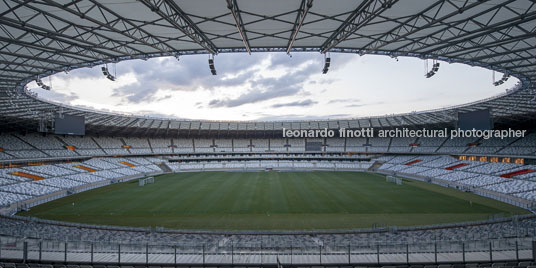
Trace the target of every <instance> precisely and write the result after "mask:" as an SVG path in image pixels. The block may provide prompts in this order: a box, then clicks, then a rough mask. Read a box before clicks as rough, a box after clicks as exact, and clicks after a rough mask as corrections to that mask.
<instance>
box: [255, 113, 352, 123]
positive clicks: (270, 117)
mask: <svg viewBox="0 0 536 268" xmlns="http://www.w3.org/2000/svg"><path fill="white" fill-rule="evenodd" d="M351 116H352V115H351V114H329V115H301V114H285V115H268V114H264V115H262V116H260V117H258V118H257V120H259V121H291V120H295V121H298V120H327V119H344V118H350V117H351Z"/></svg>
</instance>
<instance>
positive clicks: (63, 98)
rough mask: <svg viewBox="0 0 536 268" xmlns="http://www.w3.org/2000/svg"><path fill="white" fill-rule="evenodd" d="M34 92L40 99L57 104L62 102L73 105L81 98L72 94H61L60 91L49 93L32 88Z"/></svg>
mask: <svg viewBox="0 0 536 268" xmlns="http://www.w3.org/2000/svg"><path fill="white" fill-rule="evenodd" d="M30 90H31V91H32V92H36V93H37V95H38V97H40V98H44V99H48V100H54V101H56V102H60V103H63V104H68V105H71V103H72V102H73V101H75V100H78V99H79V98H80V97H79V96H78V95H77V94H76V93H74V92H70V93H69V94H65V93H61V92H58V91H54V90H51V91H47V90H43V89H41V88H32V89H30Z"/></svg>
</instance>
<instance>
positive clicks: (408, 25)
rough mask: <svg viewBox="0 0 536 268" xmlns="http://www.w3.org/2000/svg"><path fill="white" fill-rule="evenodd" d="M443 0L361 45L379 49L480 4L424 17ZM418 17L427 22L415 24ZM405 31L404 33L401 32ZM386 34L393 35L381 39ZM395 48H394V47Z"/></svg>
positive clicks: (442, 0) (437, 12)
mask: <svg viewBox="0 0 536 268" xmlns="http://www.w3.org/2000/svg"><path fill="white" fill-rule="evenodd" d="M445 2H446V1H445V0H439V1H436V2H434V3H433V4H432V5H430V6H428V7H427V8H425V9H424V10H422V11H421V12H419V13H418V14H416V15H414V16H411V17H410V18H408V19H407V20H405V21H404V22H399V23H400V24H399V25H398V26H396V27H394V28H393V29H391V30H389V31H387V32H385V33H384V34H382V35H381V36H379V37H378V38H375V39H374V40H372V41H371V42H369V43H368V44H366V45H365V46H363V48H364V49H380V48H382V47H384V46H386V45H388V44H391V43H393V42H396V41H398V40H400V39H402V38H406V37H408V36H410V35H412V34H415V33H416V32H419V31H421V30H423V29H426V28H427V27H430V26H432V25H434V24H436V23H438V22H439V23H442V21H444V20H448V19H449V18H451V17H453V16H455V15H458V14H460V12H464V11H466V10H468V9H471V8H473V7H475V6H478V5H480V3H479V2H475V3H473V4H470V5H467V6H463V7H462V8H460V9H459V10H456V11H453V12H451V13H449V14H446V15H445V16H442V17H441V18H437V16H438V14H439V11H435V14H433V16H434V17H432V18H430V17H427V16H426V17H425V14H426V13H427V12H430V11H431V10H434V8H436V6H438V5H439V9H440V8H441V7H443V5H444V4H445ZM419 19H421V20H425V21H427V23H426V24H425V25H422V26H416V25H417V22H418V21H419ZM403 31H405V33H401V32H403ZM388 36H394V38H393V39H391V40H382V39H385V38H387V37H388ZM373 44H375V46H374V47H372V48H369V47H370V46H372V45H373ZM395 50H396V49H395Z"/></svg>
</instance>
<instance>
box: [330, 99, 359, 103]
mask: <svg viewBox="0 0 536 268" xmlns="http://www.w3.org/2000/svg"><path fill="white" fill-rule="evenodd" d="M349 102H359V100H358V99H333V100H330V101H329V102H328V104H333V103H349Z"/></svg>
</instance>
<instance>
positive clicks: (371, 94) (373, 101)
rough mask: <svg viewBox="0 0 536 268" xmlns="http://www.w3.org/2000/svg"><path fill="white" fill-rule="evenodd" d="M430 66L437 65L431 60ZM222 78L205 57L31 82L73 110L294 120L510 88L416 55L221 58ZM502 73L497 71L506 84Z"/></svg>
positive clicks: (445, 102)
mask: <svg viewBox="0 0 536 268" xmlns="http://www.w3.org/2000/svg"><path fill="white" fill-rule="evenodd" d="M430 65H431V63H430ZM215 66H216V70H217V71H218V75H217V76H213V75H211V74H210V71H209V68H208V56H207V55H196V56H183V57H181V58H180V61H177V59H175V58H174V57H167V58H156V59H150V60H147V61H143V60H132V61H125V62H120V63H118V64H116V65H115V66H114V65H110V64H109V65H108V67H109V69H110V71H111V72H112V73H114V72H116V74H117V77H118V79H117V80H116V81H115V82H112V81H110V80H108V79H106V78H105V77H104V76H103V75H102V73H101V70H100V67H94V68H85V69H79V70H73V71H71V72H69V73H68V74H65V73H61V74H57V75H54V76H52V77H50V78H44V79H43V82H45V83H46V84H50V85H52V91H50V92H48V91H44V90H42V89H40V88H38V87H37V85H36V84H35V82H32V83H30V84H29V85H28V87H29V88H30V89H31V90H32V91H34V92H36V93H38V95H39V97H41V98H45V99H49V100H53V101H56V102H61V103H64V104H67V105H72V106H79V107H85V108H92V109H99V110H102V111H114V112H122V113H131V114H137V115H150V116H159V117H168V118H187V119H211V120H292V119H327V118H354V117H362V116H371V115H385V114H393V113H403V112H412V111H421V110H426V109H434V108H439V107H445V106H450V105H456V104H462V103H466V102H470V101H475V100H479V99H482V98H487V97H490V96H494V95H497V94H499V93H502V92H504V90H505V89H507V88H510V87H512V86H513V85H514V84H515V83H516V81H517V80H516V79H510V80H509V81H508V82H507V83H505V84H504V85H502V86H499V87H494V86H493V85H492V84H491V83H492V72H491V71H489V70H485V69H481V68H478V67H470V66H466V65H461V64H448V63H445V62H442V63H441V67H440V69H439V72H438V73H437V74H436V75H435V76H434V77H432V78H430V79H426V78H425V77H424V73H425V63H424V61H423V60H420V59H415V58H399V60H398V61H396V60H395V59H393V58H390V57H387V56H374V55H365V56H358V55H352V54H331V68H330V70H329V72H328V73H327V74H322V72H321V70H322V67H323V55H321V54H319V53H294V54H293V55H292V57H289V56H288V55H286V54H284V53H254V54H252V55H248V54H220V55H218V56H216V58H215ZM501 75H502V74H496V77H497V79H500V77H501Z"/></svg>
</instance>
